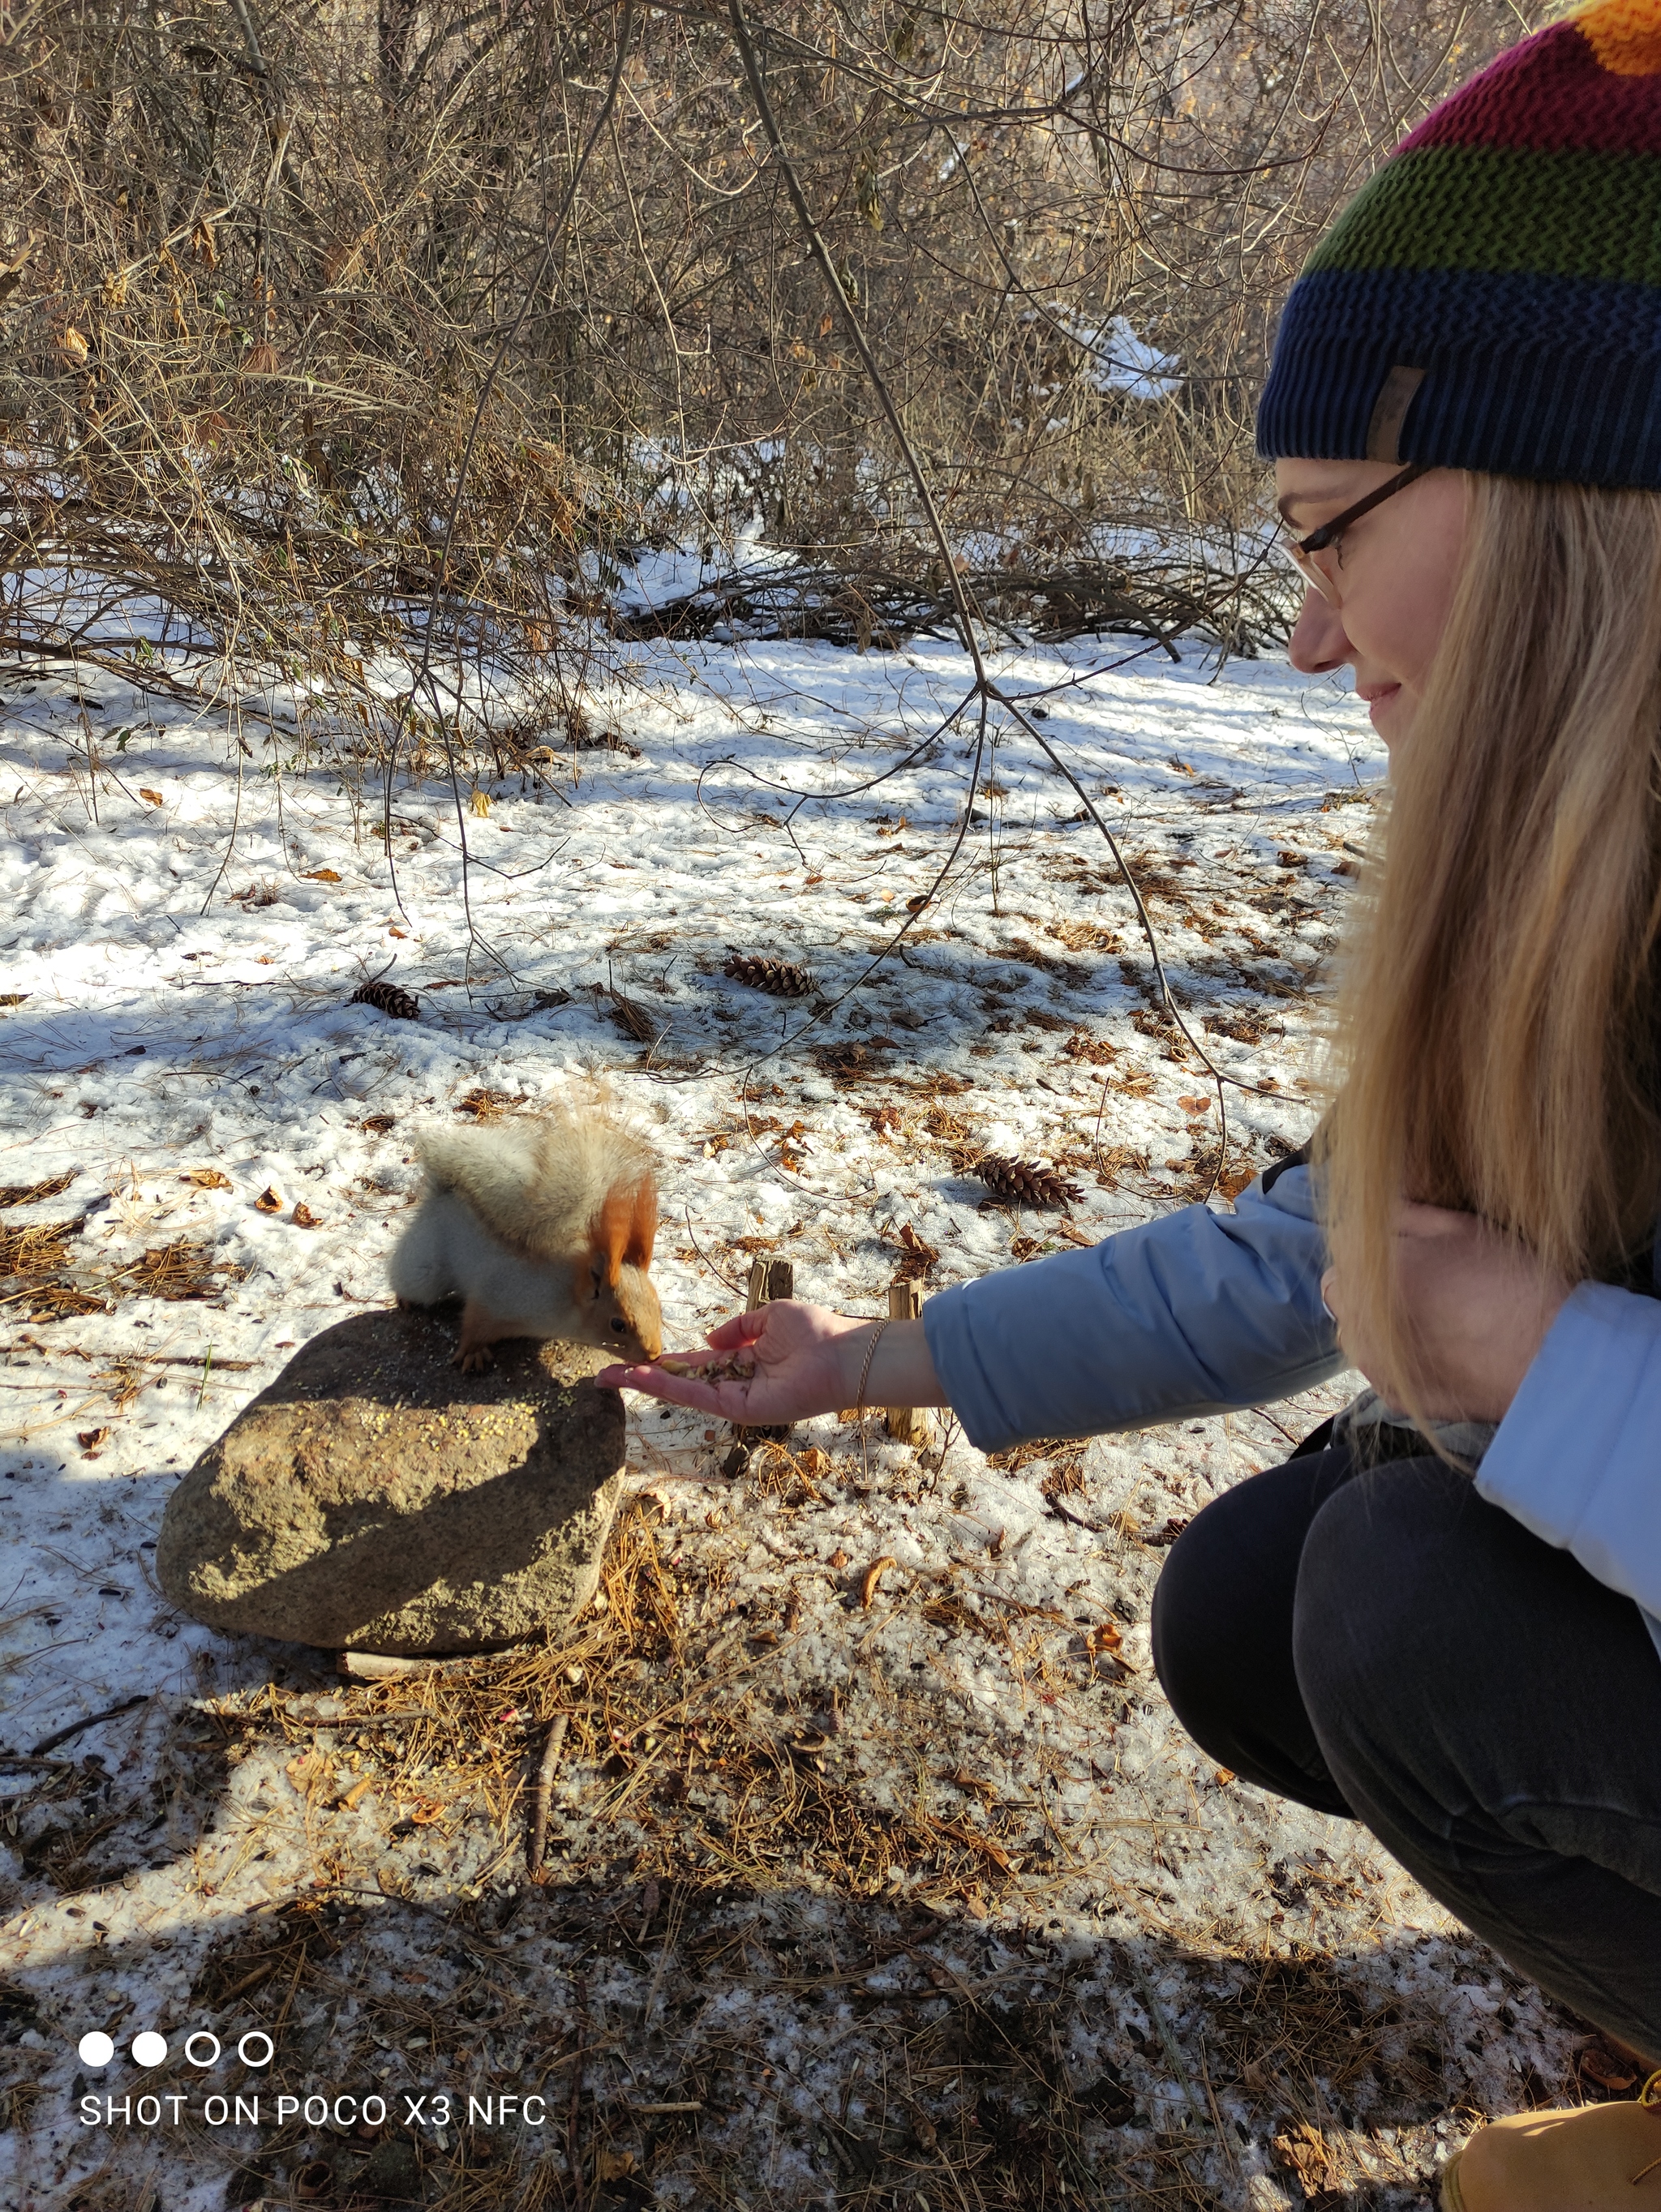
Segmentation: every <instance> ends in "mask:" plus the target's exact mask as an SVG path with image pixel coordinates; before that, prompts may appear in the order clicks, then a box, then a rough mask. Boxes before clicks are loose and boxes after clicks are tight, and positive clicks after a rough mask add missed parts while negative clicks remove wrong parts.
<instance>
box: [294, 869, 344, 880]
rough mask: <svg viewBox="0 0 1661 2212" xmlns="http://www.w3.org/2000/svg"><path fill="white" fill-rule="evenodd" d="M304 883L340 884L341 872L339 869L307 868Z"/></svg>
mask: <svg viewBox="0 0 1661 2212" xmlns="http://www.w3.org/2000/svg"><path fill="white" fill-rule="evenodd" d="M302 881H304V882H306V883H308V884H338V882H339V881H340V871H339V870H338V868H307V870H306V871H305V873H304V876H303V878H302Z"/></svg>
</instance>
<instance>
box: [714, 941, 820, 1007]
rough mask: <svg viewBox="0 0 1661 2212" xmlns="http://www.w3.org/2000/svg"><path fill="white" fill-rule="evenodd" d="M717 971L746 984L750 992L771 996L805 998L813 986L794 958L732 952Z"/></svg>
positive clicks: (806, 973) (775, 997)
mask: <svg viewBox="0 0 1661 2212" xmlns="http://www.w3.org/2000/svg"><path fill="white" fill-rule="evenodd" d="M721 974H722V975H730V976H731V977H732V978H733V981H734V982H735V983H747V984H748V985H749V986H750V988H751V990H752V991H765V992H766V993H767V994H768V995H769V997H770V998H774V999H805V998H806V997H807V996H808V994H810V992H811V991H812V988H813V979H812V976H811V975H809V974H808V972H807V970H806V969H805V968H798V967H797V965H796V963H795V962H794V960H774V959H772V958H770V957H768V956H767V955H766V954H760V953H758V954H751V953H747V952H735V953H734V954H733V957H732V958H731V959H730V960H729V961H728V962H727V965H726V966H725V967H724V968H723V969H721Z"/></svg>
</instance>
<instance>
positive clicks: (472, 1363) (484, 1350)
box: [450, 1344, 496, 1375]
mask: <svg viewBox="0 0 1661 2212" xmlns="http://www.w3.org/2000/svg"><path fill="white" fill-rule="evenodd" d="M450 1364H451V1366H452V1367H459V1369H460V1370H461V1371H462V1373H463V1374H464V1375H482V1374H483V1373H484V1370H485V1369H486V1368H487V1367H494V1366H495V1365H496V1354H495V1352H492V1351H491V1349H490V1346H489V1345H488V1344H475V1345H472V1346H467V1347H466V1348H465V1349H464V1350H460V1351H458V1352H457V1353H456V1355H455V1358H453V1360H452V1361H451V1362H450Z"/></svg>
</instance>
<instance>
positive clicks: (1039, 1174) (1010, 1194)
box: [975, 1152, 1084, 1206]
mask: <svg viewBox="0 0 1661 2212" xmlns="http://www.w3.org/2000/svg"><path fill="white" fill-rule="evenodd" d="M975 1173H976V1174H977V1176H979V1177H980V1179H981V1181H982V1182H983V1183H984V1184H985V1185H986V1187H987V1188H988V1189H989V1191H990V1192H991V1193H992V1194H993V1195H994V1197H995V1198H1005V1199H1009V1200H1013V1202H1014V1203H1015V1204H1016V1205H1018V1206H1067V1205H1068V1204H1070V1203H1071V1202H1072V1201H1073V1200H1074V1199H1079V1198H1082V1197H1083V1196H1084V1193H1083V1191H1082V1190H1081V1189H1080V1188H1079V1186H1078V1184H1077V1183H1075V1182H1068V1179H1067V1177H1066V1176H1064V1175H1062V1174H1061V1173H1060V1171H1059V1170H1057V1169H1055V1168H1050V1167H1045V1166H1044V1165H1043V1163H1042V1162H1041V1161H1038V1160H1012V1159H1007V1158H1005V1157H1004V1155H1003V1154H1002V1153H1001V1152H986V1153H983V1155H982V1157H981V1158H979V1159H978V1160H977V1161H976V1163H975Z"/></svg>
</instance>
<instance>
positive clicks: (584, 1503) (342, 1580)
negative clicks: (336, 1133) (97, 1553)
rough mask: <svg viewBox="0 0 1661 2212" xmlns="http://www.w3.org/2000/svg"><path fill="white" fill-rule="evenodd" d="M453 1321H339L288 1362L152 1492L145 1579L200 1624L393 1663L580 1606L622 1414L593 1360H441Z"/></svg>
mask: <svg viewBox="0 0 1661 2212" xmlns="http://www.w3.org/2000/svg"><path fill="white" fill-rule="evenodd" d="M454 1349H455V1324H454V1320H453V1317H446V1318H445V1319H443V1320H436V1319H435V1318H434V1317H433V1316H431V1315H429V1314H425V1313H396V1312H392V1313H386V1312H377V1313H367V1314H358V1315H355V1316H353V1318H352V1319H351V1320H350V1321H343V1322H338V1323H337V1325H336V1326H335V1327H334V1328H328V1329H325V1330H324V1332H323V1334H321V1335H320V1336H315V1337H313V1339H312V1340H311V1342H310V1343H309V1344H308V1345H307V1346H305V1347H304V1349H303V1350H302V1351H301V1352H296V1353H295V1357H294V1358H292V1359H291V1360H290V1361H289V1364H288V1365H287V1366H286V1367H285V1368H284V1369H283V1372H282V1374H281V1375H279V1376H277V1380H276V1382H275V1383H272V1384H271V1387H270V1389H265V1390H262V1391H261V1392H260V1394H259V1396H258V1397H257V1398H255V1399H253V1400H252V1401H251V1403H249V1404H248V1405H247V1406H246V1407H244V1408H243V1409H242V1411H241V1412H240V1413H239V1414H238V1415H237V1417H236V1419H234V1421H233V1422H232V1423H231V1425H230V1426H229V1428H228V1429H227V1430H226V1431H225V1433H224V1434H223V1436H222V1437H220V1438H219V1439H218V1441H217V1443H212V1444H210V1446H209V1447H208V1449H207V1450H206V1451H204V1453H203V1455H202V1456H201V1458H200V1459H199V1460H198V1462H196V1465H195V1466H194V1467H193V1468H192V1469H191V1471H190V1473H189V1474H187V1475H186V1477H185V1478H184V1480H183V1481H182V1482H180V1483H179V1486H178V1488H177V1489H176V1490H175V1491H174V1492H173V1496H172V1498H170V1499H169V1500H168V1503H167V1513H166V1515H165V1516H164V1517H163V1519H162V1522H161V1536H160V1539H159V1540H158V1541H157V1544H156V1550H155V1566H156V1574H157V1576H158V1577H159V1579H160V1581H161V1587H162V1589H164V1590H165V1591H166V1592H167V1595H168V1596H169V1597H170V1598H171V1599H172V1600H173V1603H174V1604H175V1605H177V1606H179V1607H180V1608H181V1609H182V1610H183V1611H184V1612H186V1613H192V1614H194V1616H195V1617H196V1619H197V1620H203V1621H205V1622H206V1623H207V1624H208V1626H210V1628H219V1629H225V1630H229V1631H234V1632H241V1633H243V1634H246V1635H252V1636H275V1637H281V1638H285V1639H286V1640H288V1641H289V1642H290V1643H295V1644H322V1645H325V1646H328V1647H332V1648H344V1649H350V1650H363V1651H383V1652H392V1653H398V1654H411V1653H416V1652H426V1651H467V1650H484V1649H489V1648H490V1647H493V1646H498V1645H502V1644H513V1643H515V1642H517V1641H518V1640H519V1638H521V1637H524V1636H528V1635H531V1634H532V1633H533V1632H535V1631H536V1630H538V1629H539V1628H542V1627H544V1626H547V1627H550V1628H551V1629H553V1630H555V1631H557V1630H558V1629H560V1628H562V1627H563V1626H564V1624H565V1623H566V1621H568V1620H569V1619H570V1618H571V1616H572V1614H573V1613H576V1612H577V1611H578V1610H579V1609H580V1608H581V1607H582V1606H584V1605H585V1604H586V1603H587V1601H588V1599H589V1598H590V1597H591V1596H592V1595H593V1590H594V1586H595V1584H596V1583H597V1582H598V1580H599V1562H600V1554H601V1553H602V1551H603V1550H604V1548H605V1539H606V1535H607V1534H608V1532H609V1530H610V1528H611V1516H612V1515H613V1513H614V1512H615V1511H616V1509H617V1500H618V1487H619V1478H620V1476H621V1474H622V1470H623V1463H624V1412H623V1404H622V1401H621V1400H620V1399H619V1398H618V1396H617V1395H616V1394H615V1393H614V1392H611V1391H607V1390H596V1389H595V1388H594V1386H593V1383H592V1382H591V1381H589V1380H588V1379H587V1378H588V1376H590V1375H591V1374H592V1372H593V1370H594V1369H595V1368H596V1367H597V1366H599V1365H601V1364H603V1363H604V1357H605V1355H604V1354H603V1353H597V1352H590V1351H588V1350H587V1349H586V1348H585V1347H583V1346H577V1345H569V1344H532V1343H529V1342H526V1341H523V1340H520V1341H516V1342H514V1343H511V1344H503V1345H501V1346H498V1347H497V1350H496V1365H495V1367H494V1368H492V1369H491V1370H489V1371H488V1372H487V1373H485V1374H484V1375H467V1376H463V1375H460V1374H459V1373H458V1372H457V1370H455V1369H454V1368H453V1367H452V1366H451V1365H450V1364H449V1363H450V1355H451V1353H452V1352H453V1350H454Z"/></svg>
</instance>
